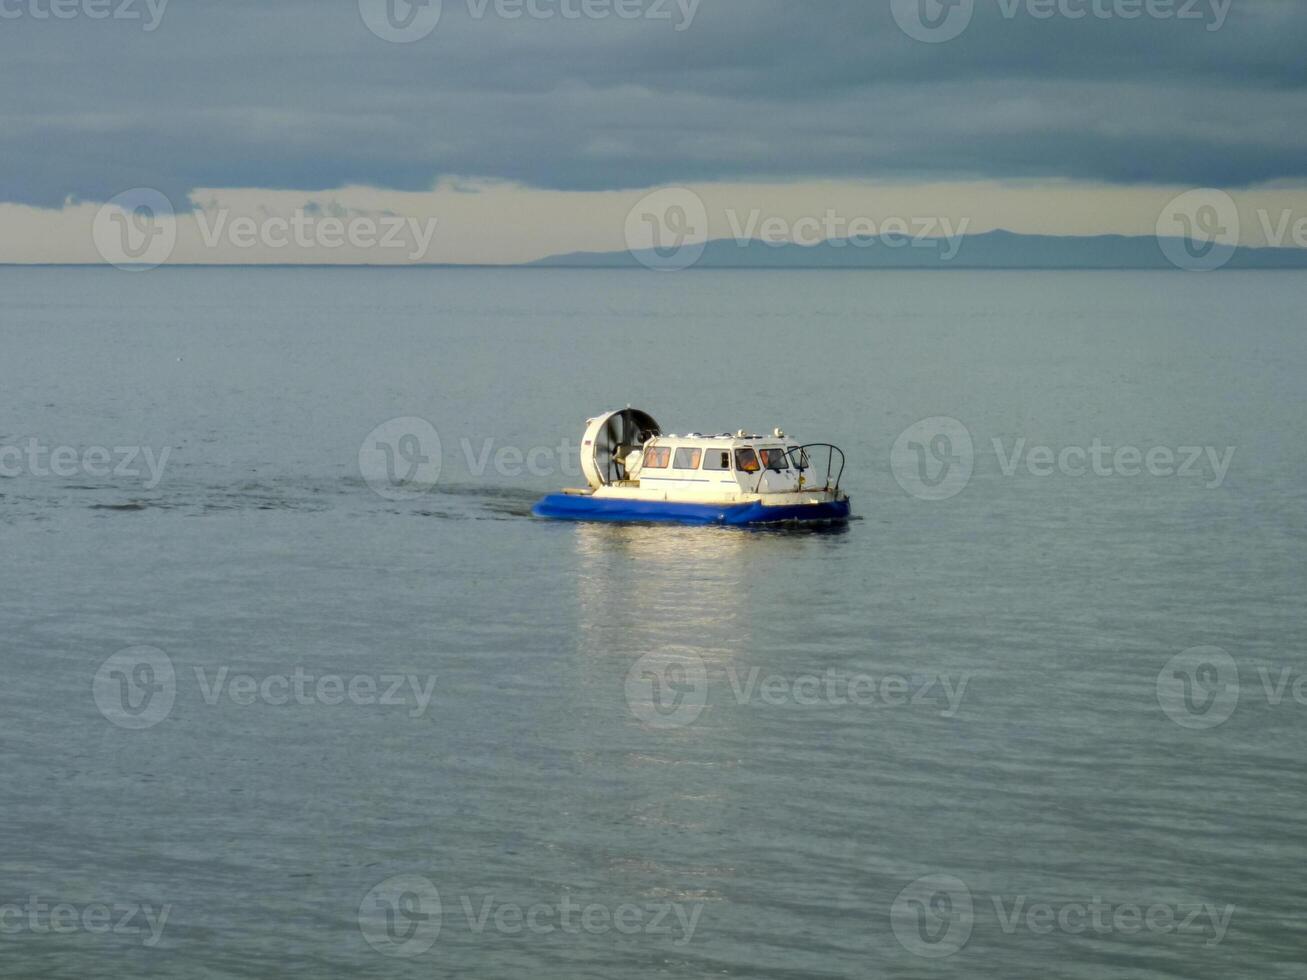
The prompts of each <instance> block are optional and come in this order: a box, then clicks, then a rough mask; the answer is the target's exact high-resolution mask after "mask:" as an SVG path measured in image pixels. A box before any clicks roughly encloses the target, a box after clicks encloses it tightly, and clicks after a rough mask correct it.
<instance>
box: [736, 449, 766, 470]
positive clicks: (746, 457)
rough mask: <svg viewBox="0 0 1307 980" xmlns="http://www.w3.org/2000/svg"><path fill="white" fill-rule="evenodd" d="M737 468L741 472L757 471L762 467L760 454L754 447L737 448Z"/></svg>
mask: <svg viewBox="0 0 1307 980" xmlns="http://www.w3.org/2000/svg"><path fill="white" fill-rule="evenodd" d="M735 468H736V469H737V470H739V471H740V472H741V473H757V472H758V470H759V469H760V467H759V466H758V454H757V453H755V452H754V451H753V450H752V449H737V450H735Z"/></svg>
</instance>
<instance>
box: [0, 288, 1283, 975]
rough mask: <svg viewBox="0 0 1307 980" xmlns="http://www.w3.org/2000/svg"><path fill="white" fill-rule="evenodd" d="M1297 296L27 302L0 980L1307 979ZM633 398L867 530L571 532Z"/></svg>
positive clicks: (7, 518)
mask: <svg viewBox="0 0 1307 980" xmlns="http://www.w3.org/2000/svg"><path fill="white" fill-rule="evenodd" d="M1305 307H1307V277H1304V276H1303V275H1301V274H1296V273H1276V272H1232V271H1226V272H1220V273H1212V274H1207V275H1201V274H1186V273H1178V272H1177V273H1162V272H1039V273H1020V272H967V271H945V272H822V271H801V272H783V271H767V272H758V271H720V272H711V271H699V272H686V273H676V274H654V273H648V272H644V271H598V270H488V269H487V270H384V269H342V270H323V269H317V270H313V269H299V270H297V269H284V268H277V269H262V270H260V269H173V270H167V269H158V270H153V271H149V272H143V273H130V272H122V271H119V270H112V269H105V270H100V269H62V268H37V269H17V268H6V269H3V270H0V473H2V474H3V475H0V551H2V553H3V557H4V561H3V564H2V565H0V630H2V631H0V637H2V640H0V672H2V673H0V676H2V677H3V683H2V684H0V777H2V778H0V975H3V976H4V977H6V978H10V977H23V978H26V977H31V978H38V977H39V978H63V977H67V978H79V980H80V978H92V977H94V978H98V977H105V978H109V977H114V978H118V977H129V976H130V977H167V978H179V980H185V978H202V977H266V978H280V977H287V976H303V977H313V978H327V977H386V978H405V977H468V978H471V977H477V978H481V977H488V978H490V977H493V978H530V980H545V978H559V980H582V978H622V980H635V978H645V977H649V978H654V977H658V978H691V977H693V978H699V977H761V978H824V977H831V978H833V977H850V978H853V977H859V978H860V977H908V978H912V977H921V978H927V977H930V978H934V977H965V978H973V980H974V978H990V977H992V978H1004V980H1011V978H1025V977H1029V978H1032V980H1033V978H1041V980H1042V978H1047V977H1053V976H1057V977H1068V978H1102V977H1122V978H1138V980H1144V978H1164V977H1184V978H1207V977H1210V978H1220V980H1227V978H1231V977H1257V978H1280V977H1303V976H1307V966H1304V962H1305V961H1307V878H1305V877H1304V874H1303V869H1304V859H1305V858H1307V764H1305V761H1307V760H1305V753H1307V748H1305V747H1307V739H1305V738H1304V735H1305V734H1307V681H1304V680H1303V677H1304V675H1307V656H1305V653H1307V650H1305V649H1304V638H1305V637H1307V629H1305V627H1307V610H1305V609H1304V602H1303V599H1304V595H1305V594H1307V575H1305V574H1304V571H1305V569H1307V438H1304V436H1305V433H1304V419H1305V418H1307V330H1305V329H1304V320H1303V310H1304V308H1305ZM628 404H630V405H634V406H636V407H639V408H643V409H645V410H646V411H648V412H650V413H651V414H653V415H654V416H655V417H656V418H657V419H658V420H659V421H660V422H661V423H662V425H663V428H664V429H665V430H666V431H673V432H687V431H690V430H696V431H708V432H720V431H726V430H735V429H738V428H741V427H743V428H746V429H749V430H751V431H760V432H769V431H771V429H772V427H773V426H781V427H783V428H784V429H785V430H786V431H787V432H789V433H792V434H794V435H796V436H798V437H799V438H801V439H803V440H805V441H822V442H832V443H836V444H838V445H839V446H841V447H842V448H843V449H844V451H845V453H846V454H847V458H848V465H847V468H846V470H845V472H844V475H843V485H844V487H845V488H846V489H847V490H848V492H849V493H850V495H851V497H852V500H853V507H854V513H855V515H856V518H857V519H856V520H854V521H853V522H851V523H850V524H849V525H848V526H847V527H846V528H844V529H842V530H833V531H809V532H800V531H784V530H783V531H774V530H773V531H742V530H726V529H714V528H674V527H645V526H607V525H574V524H565V523H552V522H547V521H541V520H537V519H534V518H532V517H531V515H530V507H531V504H532V502H533V501H534V500H535V499H536V498H537V497H538V496H539V495H541V494H543V493H545V492H548V491H550V490H553V489H556V488H558V487H560V486H569V485H577V484H578V483H579V482H581V479H580V477H579V476H577V475H576V460H575V453H576V452H577V442H578V441H579V439H580V433H581V429H582V426H583V424H584V421H585V419H586V418H587V417H589V416H592V415H595V414H597V413H599V412H601V411H603V410H605V409H610V408H619V407H623V406H626V405H628ZM433 433H434V434H435V439H438V445H437V444H436V441H435V439H433ZM361 457H362V461H361ZM387 460H388V461H389V463H390V466H391V469H390V470H389V471H387V470H386V468H385V463H386V461H387ZM1168 460H1169V462H1168ZM151 461H152V462H151Z"/></svg>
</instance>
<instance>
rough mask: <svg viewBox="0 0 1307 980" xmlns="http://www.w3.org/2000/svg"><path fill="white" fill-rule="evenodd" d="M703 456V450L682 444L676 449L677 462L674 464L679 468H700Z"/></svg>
mask: <svg viewBox="0 0 1307 980" xmlns="http://www.w3.org/2000/svg"><path fill="white" fill-rule="evenodd" d="M702 456H703V450H702V449H697V448H694V447H691V446H682V447H681V448H680V449H678V450H676V462H675V463H673V464H672V465H673V466H675V467H676V468H677V469H678V470H697V469H698V468H699V459H700V457H702Z"/></svg>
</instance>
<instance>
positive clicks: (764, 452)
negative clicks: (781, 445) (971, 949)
mask: <svg viewBox="0 0 1307 980" xmlns="http://www.w3.org/2000/svg"><path fill="white" fill-rule="evenodd" d="M758 453H759V455H761V456H762V465H763V466H765V467H767V469H769V470H773V471H774V472H777V473H780V472H781V471H783V470H788V469H789V468H790V461H789V460H788V459H786V457H785V450H784V449H777V448H775V447H771V448H768V449H760V450H758Z"/></svg>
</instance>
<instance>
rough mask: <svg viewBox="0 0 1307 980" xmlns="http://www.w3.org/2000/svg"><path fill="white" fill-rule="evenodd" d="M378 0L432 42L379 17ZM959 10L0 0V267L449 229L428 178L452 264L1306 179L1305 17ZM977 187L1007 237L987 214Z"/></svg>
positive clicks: (1234, 6)
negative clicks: (186, 215)
mask: <svg viewBox="0 0 1307 980" xmlns="http://www.w3.org/2000/svg"><path fill="white" fill-rule="evenodd" d="M387 2H389V3H391V4H392V8H391V10H390V14H391V16H392V21H390V22H389V23H390V27H391V29H393V30H395V31H398V32H400V33H403V31H404V30H405V28H403V27H402V26H400V27H396V26H395V25H396V24H399V25H402V24H403V22H404V20H405V19H406V18H411V19H412V24H411V25H410V26H409V27H408V28H407V30H408V31H409V34H408V35H407V36H409V37H412V36H413V34H414V33H422V34H423V35H424V36H421V37H420V39H417V40H412V41H410V43H394V42H392V41H387V40H383V39H382V38H381V37H379V36H378V32H376V31H374V30H372V29H370V28H369V23H372V24H373V25H374V26H375V25H377V24H380V25H381V33H385V30H386V24H387V23H388V22H386V21H385V19H384V18H385V15H386V10H385V7H386V3H387ZM432 2H434V0H432ZM954 2H955V3H957V4H958V6H956V7H955V8H947V7H944V8H941V7H939V5H938V0H818V2H809V3H801V2H797V0H584V3H583V0H532V4H533V6H534V11H535V12H534V13H532V12H531V11H530V10H526V9H525V8H522V9H523V13H522V15H521V16H520V17H516V18H512V17H509V16H505V14H511V13H512V12H513V11H514V10H517V9H519V8H521V5H520V4H516V3H514V2H512V0H443V3H442V4H438V5H437V7H430V6H429V7H426V8H421V7H417V8H409V7H408V5H407V3H406V2H405V0H221V2H219V0H172V2H169V3H166V4H163V3H162V0H0V115H2V116H3V120H2V123H0V216H3V217H4V218H5V219H6V220H5V223H4V224H5V227H4V228H0V259H9V260H22V259H23V258H24V257H31V258H34V257H40V258H43V259H45V260H49V259H51V258H57V257H59V256H63V255H66V254H68V249H69V248H72V245H71V244H70V243H69V242H66V241H64V240H63V239H62V238H61V237H60V236H61V235H63V234H64V232H65V231H67V230H68V229H72V228H74V226H75V225H77V223H78V222H81V223H82V224H84V223H85V219H86V216H87V215H88V214H91V213H93V212H94V210H95V208H94V207H91V206H93V205H95V206H98V204H100V203H101V202H104V201H106V200H109V199H111V198H113V197H114V196H115V195H117V194H119V193H120V192H122V191H125V190H127V189H129V188H137V187H148V188H154V189H157V190H158V191H160V192H162V193H163V194H164V195H166V197H167V198H168V199H169V200H170V201H171V202H172V203H173V204H174V206H175V207H176V208H177V209H178V210H179V211H185V210H188V209H190V208H193V207H196V206H203V205H204V203H205V202H206V201H208V202H209V203H210V204H212V203H213V202H214V201H216V200H218V199H219V198H223V199H224V200H227V201H232V202H235V201H240V202H242V204H241V206H248V207H251V208H254V209H256V210H257V209H258V208H259V207H262V206H265V205H261V204H260V203H259V201H260V199H259V192H269V193H268V195H267V200H268V201H280V202H282V203H283V204H284V205H285V206H287V207H290V206H294V202H298V201H303V202H304V203H306V204H308V205H310V206H326V207H332V206H341V207H343V208H344V209H345V211H349V210H350V209H353V208H355V207H356V205H355V204H354V203H352V198H353V197H358V195H360V194H364V195H366V196H367V197H368V199H369V201H371V205H370V206H375V207H376V208H377V209H378V213H380V212H385V211H395V212H396V213H405V214H407V213H412V214H419V213H421V214H435V215H437V216H439V215H440V207H441V205H440V200H439V197H440V192H439V191H436V190H434V189H436V188H443V192H444V193H445V194H446V195H450V196H452V195H455V194H459V193H461V194H462V195H463V196H465V197H478V196H480V197H483V198H484V206H483V207H482V209H481V211H480V212H479V217H473V218H466V219H455V218H454V217H451V218H450V222H452V224H450V223H447V224H446V226H445V227H444V228H443V229H442V231H441V233H440V240H441V245H440V248H441V249H442V251H441V252H440V255H439V257H440V258H445V259H449V258H455V259H456V258H457V257H458V256H460V255H462V254H463V251H460V243H459V241H457V240H455V239H456V237H457V236H456V235H455V232H457V229H458V228H459V227H460V226H459V225H458V220H468V221H474V222H477V223H480V225H481V226H482V227H483V228H485V227H489V228H492V229H494V232H493V233H492V234H486V235H483V236H481V238H480V239H478V241H477V243H476V245H475V247H472V244H471V241H470V239H469V241H468V243H467V244H468V247H467V248H466V249H465V250H464V251H466V252H467V254H468V255H469V256H472V257H473V258H474V260H478V261H487V260H489V261H494V260H498V259H503V260H506V261H507V260H514V259H517V258H521V257H523V251H524V249H523V248H522V246H521V244H520V242H519V243H517V244H513V245H509V244H508V243H507V240H508V239H510V238H511V237H512V236H513V231H512V224H511V222H512V218H513V217H514V214H516V215H517V216H518V217H519V218H520V219H521V220H522V221H523V222H524V223H525V224H526V225H529V226H530V227H528V228H524V229H523V230H522V235H523V236H525V237H527V238H529V239H530V240H531V243H532V244H531V245H530V247H528V248H526V249H525V252H530V251H532V250H533V249H534V250H536V251H540V250H544V251H549V250H553V249H552V246H551V242H550V237H549V236H550V234H551V231H550V228H552V230H553V232H554V233H557V234H556V237H557V242H558V244H559V245H560V247H580V246H585V245H587V244H591V245H594V246H595V247H602V246H605V245H609V244H613V241H614V236H616V240H617V241H619V242H620V239H621V232H622V230H621V227H620V225H618V226H616V227H615V228H614V226H613V218H612V215H613V214H617V215H618V216H619V218H620V215H621V214H622V213H624V211H625V209H626V208H627V207H629V203H630V201H631V200H634V199H636V198H638V197H639V196H640V194H638V193H634V192H638V191H645V190H648V189H650V188H653V187H657V186H660V185H667V184H687V185H691V186H693V187H695V188H696V189H698V190H699V191H700V193H702V194H704V195H708V196H711V195H713V194H715V193H718V192H719V191H720V193H722V194H724V195H729V194H731V193H735V194H736V195H737V196H739V195H740V194H743V193H744V192H743V191H742V190H741V189H742V188H752V189H754V190H753V191H752V193H754V194H755V197H754V198H750V199H749V201H748V203H753V204H755V205H756V206H758V207H761V208H763V209H764V210H766V209H767V207H768V203H769V201H768V195H769V194H773V193H777V194H779V193H780V192H779V191H777V190H776V189H777V188H782V187H783V188H785V194H786V195H788V196H786V198H785V205H784V206H785V208H786V209H788V212H789V213H801V212H805V211H806V212H811V213H814V214H817V215H821V214H822V213H823V212H824V210H826V209H827V208H831V207H834V208H853V209H856V208H857V207H858V204H857V195H858V193H859V191H858V189H859V188H862V190H863V191H864V192H865V191H866V189H867V188H869V187H870V188H876V189H877V200H878V202H879V206H882V207H885V206H888V205H887V204H886V202H887V201H891V200H902V201H904V202H905V206H907V205H906V202H908V201H911V204H912V207H915V208H917V209H918V210H920V208H921V207H922V205H921V204H920V202H921V200H922V199H923V198H922V191H923V190H924V189H925V188H926V187H928V186H936V187H947V188H950V189H951V193H954V194H958V195H962V198H959V200H962V199H964V198H965V197H966V191H965V189H966V188H968V187H970V188H972V189H973V192H972V195H971V200H972V201H973V202H974V204H973V205H968V204H965V203H963V204H961V205H960V207H962V208H964V209H966V208H968V207H970V208H971V209H972V210H973V211H976V212H982V211H983V212H985V213H984V214H983V215H982V214H979V213H977V214H973V217H978V218H980V219H981V223H982V224H990V225H994V226H1000V225H1007V226H1017V225H1021V224H1022V223H1023V222H1024V223H1025V224H1027V225H1029V223H1030V222H1031V221H1034V220H1035V219H1036V217H1037V215H1036V210H1035V209H1034V207H1033V205H1032V204H1031V202H1032V201H1035V200H1036V198H1034V197H1030V198H1027V199H1024V201H1025V203H1022V201H1023V199H1022V194H1024V193H1027V192H1029V193H1031V194H1034V193H1038V194H1041V195H1042V197H1040V198H1039V201H1040V203H1039V205H1038V215H1042V216H1043V218H1042V221H1043V224H1044V225H1047V224H1048V223H1049V222H1050V221H1051V222H1052V227H1042V228H1041V230H1055V231H1063V232H1067V233H1072V232H1081V231H1086V230H1110V229H1104V228H1103V227H1102V225H1103V224H1104V215H1103V214H1102V213H1099V211H1098V209H1097V208H1086V207H1085V201H1086V200H1088V198H1086V197H1085V196H1084V195H1085V194H1093V195H1099V197H1098V198H1096V200H1099V201H1101V202H1104V206H1108V205H1107V204H1106V202H1117V203H1116V204H1112V205H1110V208H1116V210H1111V213H1110V215H1108V216H1107V219H1106V224H1107V225H1109V226H1111V228H1115V229H1117V230H1122V231H1138V230H1139V229H1140V228H1144V229H1145V230H1146V229H1147V228H1151V227H1152V224H1153V222H1154V220H1155V219H1156V213H1152V214H1149V215H1146V216H1145V217H1146V219H1147V220H1142V219H1141V220H1138V221H1136V220H1135V219H1136V218H1140V216H1139V215H1134V214H1133V213H1132V208H1133V207H1134V206H1135V203H1132V202H1136V203H1137V202H1138V201H1139V200H1141V198H1140V195H1145V196H1147V195H1152V197H1149V198H1148V199H1149V200H1152V199H1154V198H1157V195H1158V194H1162V192H1163V189H1169V192H1170V193H1174V192H1175V191H1176V190H1177V189H1184V188H1188V187H1213V188H1220V189H1225V190H1227V191H1230V192H1232V193H1234V194H1235V195H1236V196H1238V195H1240V194H1242V193H1246V192H1250V191H1252V192H1254V193H1261V194H1263V196H1265V194H1266V193H1268V187H1269V188H1270V191H1269V192H1274V191H1275V190H1276V189H1277V188H1280V187H1287V188H1300V187H1302V186H1304V185H1305V184H1307V3H1299V2H1296V0H954ZM52 3H53V4H55V5H56V6H58V5H60V4H64V5H66V6H65V7H64V9H63V11H62V12H63V13H64V14H65V15H66V18H60V17H55V16H51V15H50V10H51V4H52ZM919 3H920V5H921V6H920V7H919ZM123 4H127V6H126V7H123V6H122V5H123ZM587 5H588V6H587ZM617 8H621V9H620V10H618V9H617ZM436 10H438V12H439V19H438V21H435V20H434V19H433V14H434V12H435V11H436ZM587 11H588V13H589V15H587ZM604 12H606V13H607V14H608V16H606V17H602V18H600V17H597V16H593V15H594V14H597V13H604ZM104 13H107V14H108V15H109V16H107V17H104V18H103V19H102V18H101V17H99V16H93V15H98V14H104ZM578 13H579V14H580V16H571V15H575V14H578ZM619 13H620V14H621V16H619ZM564 14H568V15H569V16H564ZM1077 14H1080V15H1082V16H1076V15H1077ZM133 15H135V16H133ZM540 15H552V16H540ZM945 15H947V16H945ZM923 16H924V20H923ZM379 17H380V18H382V19H381V20H378V18H379ZM914 17H915V18H916V21H915V22H914V20H913V18H914ZM394 18H398V19H397V20H396V19H394ZM934 18H938V23H939V24H940V25H942V26H934V27H932V26H931V25H932V24H935V23H936V20H935V19H934ZM949 18H951V19H949ZM427 31H429V33H427ZM932 31H933V32H934V33H933V37H932V36H931V33H932ZM914 34H915V35H916V36H912V35H914ZM924 37H929V38H930V40H925V39H922V38H924ZM932 42H933V43H932ZM997 185H1001V186H1002V187H1003V188H1004V190H1005V192H1006V194H1007V195H1008V199H1009V201H1010V203H1009V205H1007V206H1008V207H1010V211H1009V212H1008V213H1010V216H1011V220H1005V219H1004V214H1003V213H995V214H992V215H991V214H990V212H993V211H994V210H995V209H994V208H993V207H992V206H990V207H988V208H986V207H985V206H983V205H985V204H986V202H989V203H990V204H991V205H992V203H993V201H995V200H997V198H992V197H986V195H987V194H992V193H994V189H995V187H996V186H997ZM492 187H496V188H498V192H497V193H484V191H485V189H486V188H492ZM768 188H771V189H772V190H768ZM804 188H808V192H807V196H806V197H804V196H803V195H804V193H805V192H804ZM360 189H362V190H360ZM478 191H481V193H478ZM271 192H285V193H284V194H281V195H280V196H277V195H273V194H272V193H271ZM373 192H376V193H373ZM510 192H511V193H510ZM551 192H563V193H562V195H561V196H559V195H558V194H555V193H551ZM608 192H623V194H619V195H616V196H614V195H612V194H611V193H608ZM1050 192H1056V193H1054V194H1053V196H1052V197H1051V198H1050V196H1049V194H1050ZM1287 193H1289V194H1290V196H1287V197H1285V198H1284V200H1286V201H1290V200H1294V201H1296V200H1297V199H1298V196H1294V192H1293V191H1290V192H1287ZM795 194H798V195H799V197H797V198H796V197H795V196H794V195H795ZM900 194H903V195H909V196H906V197H902V198H898V197H896V195H900ZM388 195H393V196H388ZM351 196H352V197H351ZM1299 196H1300V195H1299ZM508 199H511V212H512V213H510V212H506V211H505V210H504V207H505V206H506V205H505V201H506V200H508ZM1157 199H1158V200H1161V199H1162V198H1157ZM1267 199H1268V200H1270V198H1267ZM741 200H744V199H743V198H741ZM569 202H570V203H569ZM604 202H607V203H606V204H605V203H604ZM4 205H17V206H19V207H4ZM267 206H271V205H267ZM709 207H710V210H715V207H714V203H713V202H712V201H711V200H710V204H709ZM469 208H470V209H471V210H470V212H469V213H470V214H472V215H474V216H476V215H478V211H477V206H476V204H475V203H473V204H469V203H468V202H459V205H458V207H456V208H454V209H453V210H455V211H459V213H460V214H461V213H463V211H467V210H468V209H469ZM460 209H462V210H460ZM542 209H543V210H542ZM60 211H66V212H67V215H65V217H67V216H69V215H76V216H77V217H76V220H75V221H73V220H71V218H70V220H69V221H61V220H60V218H59V215H58V212H60ZM546 211H547V212H548V215H549V217H548V218H547V219H545V218H544V217H541V216H542V215H543V214H544V213H545V212H546ZM1304 214H1307V212H1304ZM533 215H535V216H537V217H535V218H533V217H532V216H533ZM712 220H713V223H714V225H716V224H717V223H718V219H717V217H716V216H714V217H713V219H712ZM560 223H562V224H569V225H571V227H569V228H567V229H566V230H563V229H560V228H559V227H558V226H559V224H560ZM546 226H548V227H546ZM16 228H21V229H22V231H23V234H22V236H21V237H22V240H21V241H19V240H16V238H15V235H16V232H15V230H14V229H16ZM34 230H35V232H34ZM715 230H716V229H715ZM469 234H470V233H469ZM451 236H454V237H451ZM465 237H466V235H465ZM1245 237H1246V236H1245ZM497 239H503V240H504V247H503V249H502V254H500V253H497V252H496V248H495V244H494V243H495V241H496V240H497ZM559 250H561V248H560V249H559ZM472 253H475V255H473V254H472Z"/></svg>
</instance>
